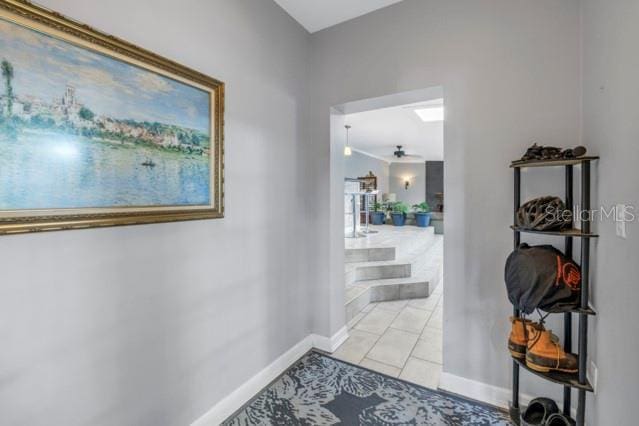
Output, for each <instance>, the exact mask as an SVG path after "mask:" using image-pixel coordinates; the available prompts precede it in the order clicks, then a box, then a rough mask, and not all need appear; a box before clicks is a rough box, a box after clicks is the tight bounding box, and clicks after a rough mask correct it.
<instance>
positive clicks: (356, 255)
mask: <svg viewBox="0 0 639 426" xmlns="http://www.w3.org/2000/svg"><path fill="white" fill-rule="evenodd" d="M384 260H395V247H375V248H352V249H346V251H345V257H344V261H345V262H346V263H357V262H377V261H384Z"/></svg>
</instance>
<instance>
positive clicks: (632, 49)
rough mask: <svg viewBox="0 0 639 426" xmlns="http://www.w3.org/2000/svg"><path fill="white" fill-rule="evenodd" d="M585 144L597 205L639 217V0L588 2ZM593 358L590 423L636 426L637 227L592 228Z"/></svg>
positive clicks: (585, 16)
mask: <svg viewBox="0 0 639 426" xmlns="http://www.w3.org/2000/svg"><path fill="white" fill-rule="evenodd" d="M582 8H583V37H584V38H583V46H584V47H583V139H584V140H583V142H584V143H585V144H586V146H588V148H590V149H591V151H592V153H594V154H599V155H601V160H600V161H599V162H598V164H597V166H596V167H595V169H594V172H595V173H594V176H593V177H594V179H595V182H596V187H595V189H596V192H597V196H596V197H595V198H594V199H593V206H599V205H601V206H606V207H607V208H610V207H611V206H614V205H615V204H617V203H625V204H629V205H632V206H634V207H635V210H634V214H635V215H637V214H639V210H637V208H639V184H638V183H637V182H639V169H638V168H637V164H636V163H637V159H639V143H638V137H639V112H638V110H637V103H636V99H637V98H638V97H639V79H638V76H639V56H638V55H637V54H636V53H637V40H639V27H638V26H637V22H639V3H638V2H637V1H635V0H610V1H607V0H606V1H604V0H584V1H583V6H582ZM595 229H596V231H597V232H598V233H599V234H600V238H598V239H597V241H596V245H595V247H596V250H595V252H594V256H595V257H594V259H595V260H596V262H595V265H594V271H593V282H594V284H593V304H594V306H595V308H596V309H597V311H598V315H597V316H596V317H595V318H594V321H593V322H594V327H593V329H592V331H593V332H592V335H591V344H592V348H593V349H594V351H592V358H593V359H594V360H595V362H596V364H597V367H598V370H599V375H598V389H597V395H596V396H595V397H594V398H590V402H591V405H590V407H591V408H592V410H591V411H590V414H592V417H591V418H590V419H589V424H593V425H631V424H637V413H636V411H635V409H634V408H635V406H636V401H637V383H639V368H637V352H638V351H639V340H637V332H638V331H639V327H638V326H637V323H636V321H634V315H635V312H636V309H637V301H639V287H638V286H637V277H639V262H637V253H639V234H638V233H637V232H638V231H639V228H638V226H637V219H635V221H634V222H632V223H630V224H628V226H627V233H628V238H627V239H626V240H624V239H620V238H619V237H617V236H616V234H615V224H614V223H613V222H612V221H611V220H609V219H608V220H604V221H602V222H599V223H597V224H596V225H595Z"/></svg>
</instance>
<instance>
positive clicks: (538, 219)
mask: <svg viewBox="0 0 639 426" xmlns="http://www.w3.org/2000/svg"><path fill="white" fill-rule="evenodd" d="M571 224H572V211H571V210H568V209H567V208H566V205H565V204H564V202H563V201H562V200H561V198H559V197H540V198H535V199H534V200H530V201H528V202H526V203H525V204H524V205H523V206H521V207H520V208H519V210H518V211H517V226H519V227H520V228H523V229H533V230H535V231H557V230H562V229H566V228H569V227H570V226H571Z"/></svg>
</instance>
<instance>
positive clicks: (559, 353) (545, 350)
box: [526, 323, 577, 373]
mask: <svg viewBox="0 0 639 426" xmlns="http://www.w3.org/2000/svg"><path fill="white" fill-rule="evenodd" d="M526 330H527V332H528V347H527V350H526V365H527V366H528V367H529V368H530V369H532V370H535V371H539V372H542V373H547V372H549V371H561V372H562V373H576V372H577V356H576V355H574V354H570V353H566V352H565V351H564V349H563V348H562V347H561V345H560V344H559V339H558V338H557V336H555V335H554V334H552V333H551V332H550V331H549V330H546V329H545V328H544V326H543V325H541V324H536V323H531V324H526Z"/></svg>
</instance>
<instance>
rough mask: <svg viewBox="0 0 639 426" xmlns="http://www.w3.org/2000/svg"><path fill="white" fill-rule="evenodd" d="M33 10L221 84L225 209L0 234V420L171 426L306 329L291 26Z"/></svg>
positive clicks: (303, 58) (263, 14)
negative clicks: (200, 217) (183, 217)
mask: <svg viewBox="0 0 639 426" xmlns="http://www.w3.org/2000/svg"><path fill="white" fill-rule="evenodd" d="M40 2H41V3H43V4H44V5H45V6H47V7H50V8H53V9H55V10H57V11H60V12H62V13H64V14H67V15H69V16H71V17H72V18H75V19H78V20H80V21H82V22H85V23H87V24H89V25H92V26H95V27H97V28H99V29H102V30H103V31H106V32H108V33H111V34H115V35H117V36H118V37H122V38H124V39H126V40H128V41H131V42H133V43H135V44H138V45H140V46H143V47H145V48H147V49H150V50H152V51H154V52H157V53H159V54H161V55H164V56H167V57H168V58H171V59H173V60H175V61H177V62H181V63H183V64H185V65H187V66H190V67H193V68H195V69H196V70H199V71H202V72H204V73H206V74H210V75H211V76H213V77H216V78H218V79H220V80H222V81H224V82H225V83H226V117H225V118H226V127H225V133H226V146H225V148H226V149H225V151H226V152H225V153H226V156H225V160H226V169H225V176H226V183H227V185H226V187H225V190H226V218H225V219H221V220H207V221H195V222H182V223H166V224H154V225H145V226H128V227H121V228H110V229H93V230H77V231H64V232H53V233H39V234H30V235H18V236H4V237H0V265H1V266H2V277H1V278H0V342H1V345H2V349H1V350H0V424H2V425H29V426H37V425H65V426H73V425H92V426H100V425H109V426H110V425H154V426H161V425H171V426H173V425H188V424H190V423H191V422H192V421H194V420H195V419H197V418H198V417H200V416H201V415H202V414H204V413H205V412H206V411H207V410H208V409H209V408H211V407H212V406H213V404H215V403H216V402H218V401H219V400H220V399H221V398H223V397H225V396H227V395H228V394H229V393H230V392H231V391H232V390H234V389H235V388H237V387H238V386H239V385H240V384H242V383H244V382H245V381H246V380H248V379H249V378H251V377H253V376H254V375H255V374H256V373H257V372H258V371H260V370H261V369H262V368H264V367H265V366H267V365H268V364H270V363H271V362H272V361H273V360H274V359H276V358H277V357H278V356H280V355H281V354H282V353H284V352H285V351H287V350H288V349H290V348H291V347H292V346H293V345H294V344H296V343H297V342H299V341H300V340H301V339H303V338H304V337H306V336H307V335H308V334H309V333H310V322H309V319H308V311H309V310H310V309H311V305H310V301H309V299H308V293H309V291H310V290H309V285H310V281H309V280H308V264H309V259H310V253H309V250H308V246H309V244H310V243H309V241H311V240H310V238H308V237H307V229H309V228H310V227H309V222H308V218H309V216H310V215H311V211H310V207H309V205H308V204H305V193H306V191H307V189H308V187H309V186H310V185H311V183H312V182H310V181H309V176H308V174H307V172H306V168H307V166H306V165H307V163H308V161H309V160H308V156H307V155H306V153H305V152H304V146H305V144H306V139H307V119H308V103H309V97H308V91H309V89H308V87H309V82H308V73H307V71H308V59H309V53H308V52H309V47H310V46H309V39H308V33H307V32H306V31H305V30H304V29H302V27H301V26H299V25H298V24H297V23H296V22H295V21H294V20H293V19H292V18H290V17H289V16H288V15H287V14H286V13H285V12H284V11H283V10H281V9H280V8H279V7H278V6H277V5H276V4H275V3H273V2H271V1H264V0H208V1H200V0H188V1H182V2H178V1H168V0H160V1H156V0H136V1H130V0H110V1H98V0H91V1H88V0H40ZM313 208H315V207H313Z"/></svg>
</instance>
